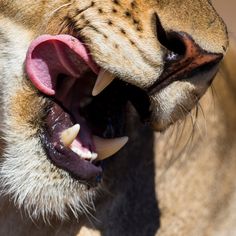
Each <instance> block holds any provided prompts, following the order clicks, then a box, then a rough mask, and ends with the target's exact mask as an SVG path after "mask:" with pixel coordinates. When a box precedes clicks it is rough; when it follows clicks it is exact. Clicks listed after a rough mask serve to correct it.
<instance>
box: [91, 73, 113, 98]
mask: <svg viewBox="0 0 236 236" xmlns="http://www.w3.org/2000/svg"><path fill="white" fill-rule="evenodd" d="M114 79H115V77H114V75H112V74H111V73H110V72H108V71H105V70H103V69H101V70H100V72H99V74H98V78H97V80H96V83H95V85H94V88H93V91H92V95H93V96H97V95H98V94H99V93H101V92H102V90H103V89H105V88H106V87H107V86H108V85H109V84H110V83H111V82H112V81H113V80H114Z"/></svg>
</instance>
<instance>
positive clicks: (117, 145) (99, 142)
mask: <svg viewBox="0 0 236 236" xmlns="http://www.w3.org/2000/svg"><path fill="white" fill-rule="evenodd" d="M128 139H129V138H128V137H121V138H113V139H103V138H100V137H97V136H93V141H94V145H95V148H96V153H97V154H98V157H97V159H96V160H104V159H106V158H108V157H110V156H112V155H113V154H115V153H116V152H118V151H119V150H120V149H121V148H122V147H124V146H125V144H126V143H127V142H128Z"/></svg>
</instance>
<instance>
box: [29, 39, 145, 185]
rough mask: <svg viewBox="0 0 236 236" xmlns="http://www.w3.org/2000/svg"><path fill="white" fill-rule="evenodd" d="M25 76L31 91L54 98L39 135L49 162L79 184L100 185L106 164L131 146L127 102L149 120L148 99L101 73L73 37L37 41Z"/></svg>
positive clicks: (30, 54)
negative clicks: (31, 84)
mask: <svg viewBox="0 0 236 236" xmlns="http://www.w3.org/2000/svg"><path fill="white" fill-rule="evenodd" d="M26 71H27V74H28V76H29V78H30V80H31V81H32V83H33V85H34V86H35V87H36V88H37V89H38V90H39V91H40V92H42V93H43V94H44V95H46V96H48V98H50V99H49V100H50V102H49V105H48V109H47V111H46V114H45V122H44V126H43V129H42V132H41V141H42V143H43V146H44V148H45V152H46V154H47V156H48V158H49V159H50V160H51V161H52V162H53V163H54V164H55V165H56V166H57V167H59V168H61V169H64V170H66V171H67V172H69V173H70V174H71V175H72V176H73V177H74V178H76V179H78V180H86V182H90V183H91V182H93V183H96V182H99V181H100V179H101V175H102V167H101V166H102V165H101V163H102V162H103V160H105V159H106V158H108V157H110V156H112V155H114V154H115V153H117V152H118V151H119V150H120V149H121V148H122V147H123V146H124V145H125V144H126V143H127V141H128V137H126V136H125V134H124V132H125V119H126V117H125V115H126V109H127V102H128V101H131V103H132V104H133V106H134V107H135V108H136V110H137V111H138V113H139V114H140V117H141V118H142V119H146V118H147V117H148V116H149V100H148V96H147V95H146V93H145V92H144V91H142V90H141V89H139V88H137V87H134V86H132V85H130V84H127V83H125V82H122V81H120V80H118V79H114V76H113V75H111V74H110V73H109V72H106V71H104V70H103V69H102V68H99V67H98V66H97V65H96V63H95V62H94V61H93V60H92V58H91V57H90V56H89V52H88V51H87V50H86V48H85V47H84V45H83V44H82V43H81V42H80V41H79V40H78V39H76V38H74V37H72V36H70V35H56V36H51V35H43V36H40V37H39V38H37V39H36V40H34V41H33V42H32V43H31V45H30V47H29V50H28V53H27V57H26ZM108 85H109V86H108ZM105 88H106V89H105Z"/></svg>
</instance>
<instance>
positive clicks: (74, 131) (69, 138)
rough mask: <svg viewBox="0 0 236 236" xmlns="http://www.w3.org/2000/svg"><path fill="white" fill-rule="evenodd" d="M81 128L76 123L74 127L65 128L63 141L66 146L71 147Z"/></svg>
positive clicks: (62, 134) (62, 135)
mask: <svg viewBox="0 0 236 236" xmlns="http://www.w3.org/2000/svg"><path fill="white" fill-rule="evenodd" d="M79 130H80V125H79V124H76V125H74V126H72V127H70V128H69V129H66V130H64V131H63V132H62V133H61V142H62V143H63V144H64V145H65V146H66V147H69V146H70V145H71V144H72V143H73V141H74V140H75V138H76V137H77V135H78V133H79Z"/></svg>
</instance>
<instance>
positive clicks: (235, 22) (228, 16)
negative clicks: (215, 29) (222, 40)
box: [212, 0, 236, 40]
mask: <svg viewBox="0 0 236 236" xmlns="http://www.w3.org/2000/svg"><path fill="white" fill-rule="evenodd" d="M212 2H213V5H214V6H215V8H216V9H217V11H218V12H219V14H220V15H221V16H222V17H223V19H224V21H225V23H226V25H227V26H228V31H229V35H230V36H231V37H233V38H234V39H235V40H236V0H212Z"/></svg>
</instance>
